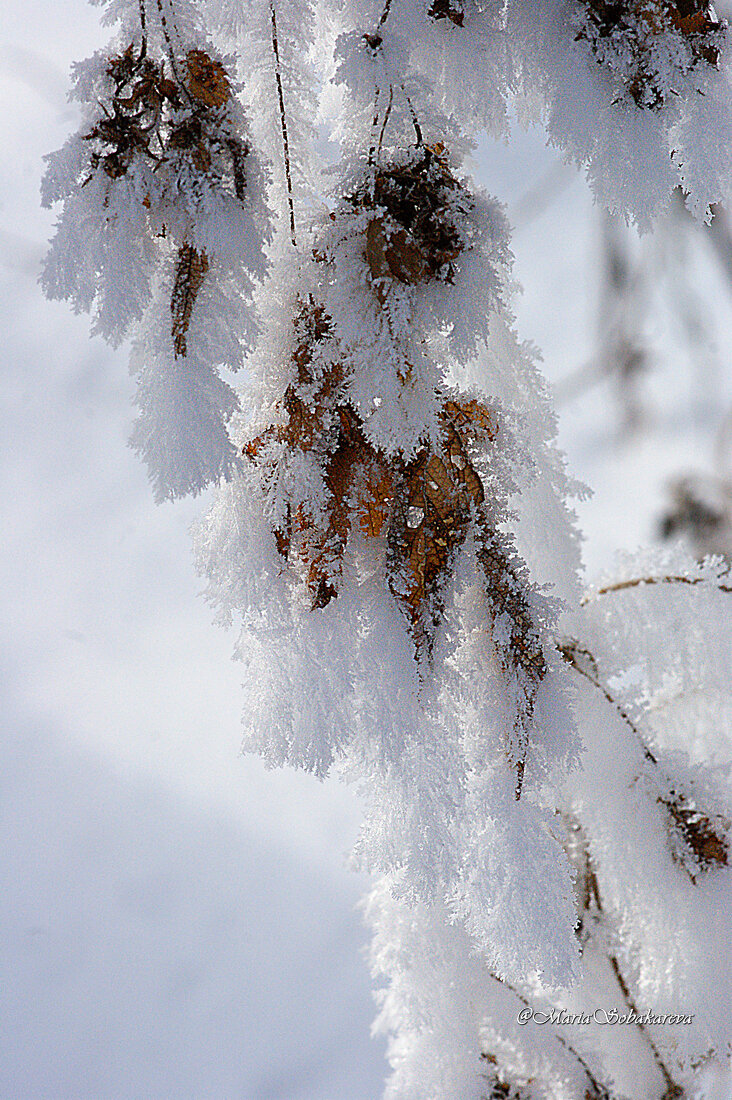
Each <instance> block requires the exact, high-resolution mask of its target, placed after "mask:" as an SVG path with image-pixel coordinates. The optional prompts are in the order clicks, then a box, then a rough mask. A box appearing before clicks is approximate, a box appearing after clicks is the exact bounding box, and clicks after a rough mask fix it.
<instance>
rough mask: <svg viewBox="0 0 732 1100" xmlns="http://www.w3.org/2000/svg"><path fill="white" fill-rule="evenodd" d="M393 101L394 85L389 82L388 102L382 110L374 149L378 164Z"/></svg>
mask: <svg viewBox="0 0 732 1100" xmlns="http://www.w3.org/2000/svg"><path fill="white" fill-rule="evenodd" d="M393 102H394V85H393V84H390V85H389V102H388V103H387V105H386V110H385V111H384V122H383V124H382V126H381V132H380V133H379V144H378V146H377V149H376V163H377V164H378V165H380V164H381V147H382V145H383V144H384V135H385V134H386V126H387V123H388V121H389V115H390V114H391V108H392V104H393Z"/></svg>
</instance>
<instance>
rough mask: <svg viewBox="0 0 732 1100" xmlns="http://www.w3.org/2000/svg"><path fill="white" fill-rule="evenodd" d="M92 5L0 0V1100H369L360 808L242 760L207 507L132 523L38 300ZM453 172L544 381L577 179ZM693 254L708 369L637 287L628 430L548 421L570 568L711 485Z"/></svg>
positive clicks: (239, 692) (238, 689)
mask: <svg viewBox="0 0 732 1100" xmlns="http://www.w3.org/2000/svg"><path fill="white" fill-rule="evenodd" d="M97 15H98V13H97V11H95V10H94V9H91V8H88V7H87V5H86V4H85V3H83V2H82V0H70V2H69V3H68V4H64V5H61V4H58V3H50V2H49V0H45V2H41V0H26V2H24V3H22V4H21V3H20V2H19V0H10V3H7V4H6V5H5V6H4V30H3V37H2V40H0V100H1V102H2V110H0V143H1V146H0V147H1V148H2V150H3V156H2V159H1V161H0V310H1V311H2V312H1V314H0V316H1V317H2V330H1V331H2V343H1V350H0V355H2V358H3V360H4V363H3V367H4V384H3V388H2V393H1V395H0V402H1V403H2V426H3V431H2V441H1V443H0V446H1V447H2V465H1V466H0V478H1V479H2V484H1V489H2V496H1V499H2V508H3V525H2V526H3V531H4V538H3V540H2V545H1V546H0V554H1V555H2V557H1V561H2V569H3V579H2V587H1V588H0V593H1V595H0V600H1V604H0V606H1V607H2V616H3V619H4V623H5V627H4V630H3V632H2V664H1V665H0V676H1V677H2V683H3V688H4V697H3V721H4V725H5V729H4V731H3V733H4V737H3V745H4V751H3V762H2V771H1V772H0V827H1V829H2V842H1V844H0V853H1V854H0V956H1V962H0V1100H67V1098H68V1100H127V1098H129V1100H141V1098H145V1100H174V1098H175V1100H178V1098H180V1100H204V1098H208V1097H210V1098H211V1100H235V1098H240V1100H342V1098H346V1097H347V1098H348V1100H366V1098H369V1100H374V1098H375V1097H377V1096H378V1095H379V1094H380V1091H381V1083H382V1080H383V1077H384V1073H385V1066H384V1060H383V1048H382V1046H381V1045H380V1044H379V1043H377V1042H375V1041H372V1040H371V1039H370V1038H369V1026H370V1022H371V1019H372V1016H373V1005H372V1000H371V981H370V978H369V975H368V971H367V965H366V962H365V959H364V957H363V949H364V947H365V944H366V934H365V931H364V929H363V928H362V925H361V919H360V915H359V913H358V911H357V908H356V906H357V901H358V898H359V896H360V894H361V893H362V892H363V890H364V888H365V882H364V881H363V880H359V879H358V878H357V877H356V876H354V875H353V874H352V873H350V872H349V871H347V870H346V869H345V868H344V855H345V853H346V852H347V851H348V849H349V847H350V846H351V844H352V842H353V839H354V837H355V832H356V828H357V823H358V817H359V810H358V806H357V805H356V803H355V800H354V798H353V796H352V795H351V793H350V792H349V791H347V790H344V789H342V788H341V787H339V786H338V785H337V784H336V783H334V782H328V783H325V784H321V783H318V782H317V781H315V780H312V779H311V778H309V777H307V776H302V775H296V774H292V773H289V772H288V773H284V772H282V773H279V772H266V771H265V770H264V768H263V767H262V765H261V764H260V763H259V762H258V761H256V760H253V759H249V758H241V757H239V756H238V744H239V722H240V715H241V710H242V708H243V707H245V706H246V695H245V690H244V688H243V686H242V684H241V673H240V669H239V668H238V667H237V666H236V665H235V664H234V663H233V662H232V661H231V660H230V652H231V648H232V644H233V639H232V638H231V637H229V636H227V635H226V634H224V633H223V632H221V631H219V630H218V629H216V628H215V627H214V626H213V625H212V624H211V614H210V610H209V608H208V607H207V606H206V604H205V603H204V601H203V600H202V599H201V598H200V595H199V593H200V589H201V582H200V580H199V579H198V578H197V577H196V575H195V572H194V569H193V565H192V560H191V554H190V547H189V535H188V527H189V525H190V523H191V521H192V520H193V519H194V518H195V517H196V516H198V515H199V514H200V512H201V510H202V507H203V505H202V502H201V501H193V502H185V503H183V504H177V505H175V506H164V507H160V508H156V507H155V506H154V505H153V503H152V497H151V493H150V489H149V486H148V484H147V481H146V477H145V473H144V470H143V468H142V466H141V465H140V464H139V463H138V462H137V460H136V459H135V457H134V455H133V454H132V452H131V451H130V450H129V449H128V448H127V446H126V440H127V436H128V434H129V431H130V426H131V421H132V409H131V399H132V383H131V381H130V379H129V378H128V377H127V372H126V353H125V350H124V349H121V350H120V351H119V352H118V353H113V352H111V351H110V350H109V349H108V348H107V347H106V346H105V345H104V344H103V343H102V342H101V341H100V340H96V339H94V340H90V339H89V336H88V319H87V318H86V317H74V316H73V315H71V314H70V312H69V310H68V308H67V307H66V306H65V305H64V304H59V303H48V302H46V301H45V300H44V299H43V298H42V297H41V295H40V292H39V290H38V288H37V285H36V278H37V274H38V271H39V263H40V259H41V256H42V255H43V252H44V248H45V242H46V241H47V239H48V237H49V236H50V234H51V231H52V226H53V216H52V215H51V214H50V213H49V212H48V211H42V210H41V209H40V208H39V197H38V187H39V180H40V176H41V174H42V171H43V164H42V157H43V154H44V153H46V152H48V151H50V150H53V149H55V148H57V147H58V146H59V145H60V144H61V143H62V141H63V140H64V138H65V137H66V135H67V133H68V132H69V131H70V130H71V129H72V128H73V127H74V125H75V114H74V112H73V110H72V109H70V108H69V106H68V104H67V102H66V98H65V96H66V88H67V74H68V69H69V66H70V64H71V63H72V62H73V61H74V60H75V59H80V58H83V57H85V56H87V55H88V54H90V53H91V52H92V51H93V50H94V49H95V48H97V47H98V46H100V45H102V44H103V43H104V42H105V41H106V37H107V32H106V31H105V30H103V29H100V28H99V25H98V20H97ZM475 159H476V169H477V171H478V174H479V176H480V178H481V179H482V181H483V182H484V184H485V185H486V187H487V188H488V189H489V190H490V191H492V192H494V193H496V194H497V195H498V196H499V198H501V199H502V200H503V201H505V202H507V203H508V205H509V212H510V215H511V217H512V220H513V222H514V224H515V225H516V235H515V239H514V244H515V251H516V257H517V275H518V278H519V280H520V281H521V282H522V283H523V284H524V287H525V294H524V297H523V299H522V300H521V301H520V302H518V303H517V308H518V314H519V324H520V330H521V333H522V335H523V337H524V338H526V339H529V340H531V341H533V342H535V343H536V344H537V345H539V346H540V347H541V348H542V350H543V353H544V357H545V368H546V371H547V374H548V375H549V377H550V378H551V379H553V380H555V381H558V380H561V379H563V378H566V377H568V376H569V375H571V374H572V373H573V372H575V371H577V370H579V369H581V368H582V367H583V366H584V365H585V364H587V363H588V362H590V361H591V358H592V355H593V349H594V346H595V318H594V312H593V311H594V308H595V296H596V288H597V266H598V258H599V230H598V226H599V222H598V219H597V216H596V214H595V213H594V212H593V210H592V208H591V203H590V200H589V197H588V193H587V190H586V187H585V185H584V183H583V181H582V180H581V179H579V178H578V177H577V175H576V173H575V172H574V171H573V170H572V169H569V168H566V167H564V166H563V165H562V164H561V161H560V160H559V158H558V157H557V155H556V154H555V153H554V152H553V151H552V150H549V149H546V148H545V146H544V141H543V138H542V135H541V134H539V133H529V134H522V133H520V132H519V133H517V134H516V135H515V140H514V141H513V142H512V143H511V145H509V146H501V145H495V144H493V143H490V144H486V145H485V146H484V147H481V148H480V149H479V150H478V151H477V153H476V158H475ZM688 248H689V251H688V255H687V257H686V259H685V260H684V264H683V270H684V274H685V277H686V279H687V286H686V288H684V287H682V288H681V290H680V291H679V287H678V286H676V291H677V292H680V293H682V294H687V295H688V294H693V296H694V300H695V302H696V306H697V307H698V313H699V315H700V316H701V317H702V319H703V320H704V325H705V327H706V329H707V332H706V335H705V337H704V339H703V341H702V344H703V345H704V348H703V349H702V352H703V353H702V352H700V353H699V354H698V355H697V357H696V360H694V361H692V358H690V356H689V354H688V349H687V348H686V346H685V343H684V340H683V339H682V335H681V333H680V330H679V328H678V318H679V309H678V302H677V303H676V305H674V299H673V295H672V294H671V296H670V297H669V294H668V293H666V294H665V296H664V294H661V293H659V295H658V300H657V301H656V302H655V303H654V307H653V310H652V312H651V314H650V320H649V340H650V341H651V344H652V347H653V349H654V354H653V361H652V362H653V370H652V371H651V373H650V375H649V379H648V384H647V386H646V390H645V399H646V406H647V409H648V416H647V422H646V425H645V428H644V430H643V431H642V432H640V433H638V434H637V435H636V436H634V437H632V438H625V437H623V435H622V433H621V431H620V427H619V425H620V417H619V414H618V409H617V405H616V402H615V398H614V395H613V391H612V387H611V386H610V385H609V384H604V385H602V386H596V387H594V388H592V389H591V390H589V391H588V392H587V394H585V395H584V396H582V397H581V398H578V399H576V400H574V401H571V402H565V403H564V404H563V405H562V407H561V410H560V411H561V417H560V437H561V443H562V446H563V447H564V449H565V450H566V451H567V454H568V457H569V464H570V468H571V470H572V472H573V473H574V474H575V476H577V477H579V478H580V479H581V480H583V481H585V482H587V483H588V484H589V485H590V486H591V487H592V488H593V489H594V490H595V496H594V498H593V499H592V500H590V501H587V502H585V503H583V504H581V505H580V506H578V510H579V513H580V520H581V523H582V526H583V527H584V529H585V531H586V532H587V535H588V543H587V562H588V568H589V571H590V575H592V574H594V572H595V571H596V570H598V569H601V568H605V567H606V566H608V565H609V564H610V563H611V561H612V555H613V552H614V551H615V550H616V549H619V548H623V547H628V548H632V547H635V546H637V545H645V544H648V543H649V542H650V541H652V540H653V539H654V537H655V533H656V528H657V522H658V519H659V516H660V514H661V513H662V511H663V506H664V503H665V497H664V492H665V490H664V486H665V484H666V482H667V479H668V478H669V476H672V475H674V474H677V473H679V472H683V471H684V470H687V469H690V468H695V469H704V468H711V464H712V460H713V454H712V439H713V435H714V431H715V429H716V425H717V424H718V422H719V421H720V419H721V417H722V416H723V414H724V412H725V411H726V408H727V407H728V406H729V404H730V402H731V401H732V383H731V377H732V370H730V352H729V351H728V349H729V348H731V347H732V311H731V310H730V304H729V301H730V299H729V293H728V287H727V285H726V283H725V278H724V275H723V273H722V270H721V268H720V267H719V266H718V265H717V264H716V261H715V260H714V257H713V254H712V252H711V250H710V248H709V245H708V242H707V241H706V240H705V239H703V237H702V235H701V234H698V235H697V236H696V237H695V238H694V237H691V236H690V237H689V239H688ZM659 249H660V246H659ZM649 262H650V261H649ZM656 263H657V265H658V267H659V269H660V270H667V269H668V264H667V263H666V264H665V265H664V260H663V254H662V253H661V252H660V251H659V252H658V254H657V256H656ZM667 289H668V288H667ZM673 289H674V288H673V287H672V288H671V290H673Z"/></svg>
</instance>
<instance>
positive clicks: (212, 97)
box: [186, 50, 231, 107]
mask: <svg viewBox="0 0 732 1100" xmlns="http://www.w3.org/2000/svg"><path fill="white" fill-rule="evenodd" d="M186 64H187V66H188V89H189V91H190V93H191V95H192V96H193V97H194V98H195V99H197V100H198V101H199V103H203V104H205V105H206V106H207V107H221V106H222V104H224V103H226V101H227V99H228V98H229V96H230V95H231V88H230V86H229V78H228V76H227V75H226V69H225V68H224V66H223V65H221V64H220V63H219V62H218V61H214V60H213V59H212V58H210V57H209V56H208V54H207V53H205V52H204V51H203V50H189V51H188V54H187V56H186Z"/></svg>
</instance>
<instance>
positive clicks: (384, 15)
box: [379, 0, 391, 27]
mask: <svg viewBox="0 0 732 1100" xmlns="http://www.w3.org/2000/svg"><path fill="white" fill-rule="evenodd" d="M390 11H391V0H386V3H385V4H384V10H383V11H382V13H381V18H380V19H379V26H380V27H383V26H384V23H386V21H387V19H388V18H389V12H390Z"/></svg>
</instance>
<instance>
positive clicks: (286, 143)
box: [269, 0, 297, 247]
mask: <svg viewBox="0 0 732 1100" xmlns="http://www.w3.org/2000/svg"><path fill="white" fill-rule="evenodd" d="M269 11H270V15H271V17H272V53H273V54H274V59H275V80H276V82H277V98H278V99H279V105H280V126H281V128H282V151H283V156H284V161H285V180H286V181H287V207H288V210H289V213H290V240H291V241H292V243H293V245H294V246H295V247H297V236H296V233H295V203H294V201H293V197H292V168H291V165H290V139H289V137H288V133H287V115H286V113H285V94H284V92H283V90H282V65H281V63H280V43H279V38H278V37H277V13H276V12H275V5H274V0H270V2H269Z"/></svg>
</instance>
